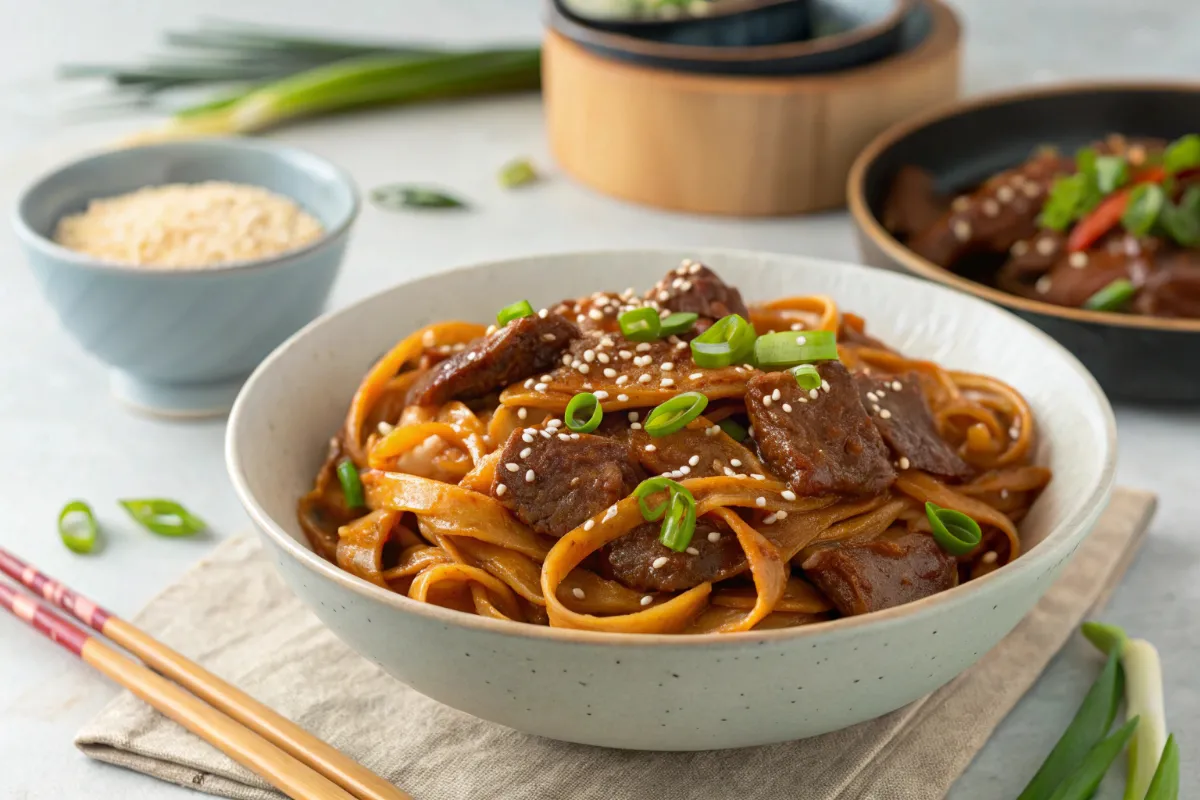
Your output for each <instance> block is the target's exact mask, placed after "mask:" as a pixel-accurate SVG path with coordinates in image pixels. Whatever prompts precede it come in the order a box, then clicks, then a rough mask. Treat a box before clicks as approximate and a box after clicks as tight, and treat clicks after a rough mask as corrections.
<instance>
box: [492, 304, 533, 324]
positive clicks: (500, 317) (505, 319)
mask: <svg viewBox="0 0 1200 800" xmlns="http://www.w3.org/2000/svg"><path fill="white" fill-rule="evenodd" d="M532 316H533V306H531V305H530V304H529V301H528V300H520V301H518V302H516V303H513V304H512V305H510V306H505V307H504V308H502V309H500V313H498V314H497V315H496V324H497V325H499V326H500V327H501V328H503V327H504V326H505V325H507V324H508V323H510V322H512V321H513V320H514V319H520V318H521V317H532Z"/></svg>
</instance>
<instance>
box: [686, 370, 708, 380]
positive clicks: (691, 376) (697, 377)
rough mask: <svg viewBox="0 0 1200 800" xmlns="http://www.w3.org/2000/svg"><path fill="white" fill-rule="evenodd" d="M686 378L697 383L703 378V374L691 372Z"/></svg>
mask: <svg viewBox="0 0 1200 800" xmlns="http://www.w3.org/2000/svg"><path fill="white" fill-rule="evenodd" d="M688 377H689V378H691V379H692V380H694V381H698V380H700V379H701V378H703V377H704V373H703V372H693V373H692V374H691V375H688Z"/></svg>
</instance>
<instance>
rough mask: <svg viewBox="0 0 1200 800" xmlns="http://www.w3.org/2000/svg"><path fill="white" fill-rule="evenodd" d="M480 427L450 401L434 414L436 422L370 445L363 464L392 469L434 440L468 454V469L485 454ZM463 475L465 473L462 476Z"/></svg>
mask: <svg viewBox="0 0 1200 800" xmlns="http://www.w3.org/2000/svg"><path fill="white" fill-rule="evenodd" d="M483 431H484V426H483V424H482V423H481V422H480V421H479V418H478V417H477V416H475V412H473V411H472V410H471V409H470V408H468V407H467V406H466V405H465V404H463V403H461V402H459V401H457V400H454V401H451V402H449V403H446V404H445V405H444V406H442V407H441V409H439V410H438V413H437V418H436V421H431V422H421V423H417V424H415V425H402V426H400V427H397V428H395V429H393V430H392V431H391V432H390V433H388V434H387V435H385V436H383V437H382V438H380V439H378V440H374V441H372V442H371V444H370V449H369V452H368V455H367V463H368V465H370V467H371V468H372V469H395V467H396V460H397V459H398V458H399V457H400V456H402V455H404V454H405V453H408V452H410V451H412V450H414V449H415V448H417V447H418V446H419V445H421V444H423V443H424V442H425V440H427V439H430V438H433V437H438V438H440V439H443V440H445V441H446V442H447V443H449V444H451V445H453V446H455V447H458V448H460V449H462V450H464V451H465V452H467V453H468V454H470V458H471V460H470V462H469V463H468V464H467V469H468V470H469V469H470V467H471V466H473V465H474V464H476V463H478V461H479V460H480V459H481V458H483V456H484V455H485V454H486V452H487V449H486V446H485V445H484V442H483ZM464 474H465V473H464Z"/></svg>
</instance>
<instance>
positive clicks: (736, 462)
mask: <svg viewBox="0 0 1200 800" xmlns="http://www.w3.org/2000/svg"><path fill="white" fill-rule="evenodd" d="M729 463H730V464H732V465H733V466H735V467H740V466H741V465H742V460H741V459H740V458H731V459H729Z"/></svg>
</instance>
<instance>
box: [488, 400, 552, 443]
mask: <svg viewBox="0 0 1200 800" xmlns="http://www.w3.org/2000/svg"><path fill="white" fill-rule="evenodd" d="M522 410H524V411H525V418H524V419H521V416H520V412H521V411H522ZM549 417H550V413H549V412H548V411H546V410H545V409H542V408H525V409H522V408H518V407H516V406H512V407H509V406H498V407H497V408H496V410H495V412H494V413H493V414H492V418H491V419H490V420H488V425H487V437H488V441H490V442H491V444H492V446H493V447H495V448H499V447H502V446H503V445H504V443H505V442H507V441H508V437H510V436H512V432H513V431H515V430H516V429H517V428H536V427H538V426H539V425H541V424H542V423H543V422H545V421H546V420H547V419H549Z"/></svg>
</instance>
